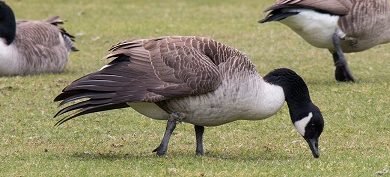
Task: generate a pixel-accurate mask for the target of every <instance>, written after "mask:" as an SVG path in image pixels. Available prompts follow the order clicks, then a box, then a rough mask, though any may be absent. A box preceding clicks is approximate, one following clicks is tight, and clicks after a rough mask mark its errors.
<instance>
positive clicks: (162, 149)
mask: <svg viewBox="0 0 390 177" xmlns="http://www.w3.org/2000/svg"><path fill="white" fill-rule="evenodd" d="M175 128H176V120H174V119H169V120H168V121H167V127H166V129H165V133H164V137H163V139H162V140H161V143H160V145H159V146H158V147H157V148H156V149H154V150H153V152H156V154H157V156H163V155H165V154H166V152H167V150H168V143H169V139H170V138H171V135H172V132H173V130H175Z"/></svg>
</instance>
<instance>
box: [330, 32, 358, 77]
mask: <svg viewBox="0 0 390 177" xmlns="http://www.w3.org/2000/svg"><path fill="white" fill-rule="evenodd" d="M332 40H333V46H334V50H330V52H331V53H332V55H333V62H334V65H335V66H336V71H335V77H336V80H337V81H340V82H354V81H355V79H354V78H353V76H352V74H351V71H350V70H349V68H348V64H347V61H346V60H345V56H344V53H343V51H342V49H341V44H340V40H341V39H340V36H339V35H338V33H337V32H336V33H334V34H333V37H332Z"/></svg>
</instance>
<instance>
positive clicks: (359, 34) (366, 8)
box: [259, 0, 390, 81]
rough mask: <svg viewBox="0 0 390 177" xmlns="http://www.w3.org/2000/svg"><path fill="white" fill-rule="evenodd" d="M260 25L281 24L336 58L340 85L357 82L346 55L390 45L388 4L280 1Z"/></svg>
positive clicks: (350, 0) (348, 0)
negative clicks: (266, 23)
mask: <svg viewBox="0 0 390 177" xmlns="http://www.w3.org/2000/svg"><path fill="white" fill-rule="evenodd" d="M266 11H270V12H269V14H268V15H267V16H266V17H265V18H264V19H263V20H260V21H259V22H261V23H265V22H270V21H280V22H282V23H283V24H285V25H287V26H288V27H290V28H291V29H292V30H294V31H295V32H296V33H298V34H299V35H300V36H301V37H302V38H303V39H305V40H306V41H307V42H308V43H310V44H311V45H313V46H315V47H319V48H327V49H329V51H330V52H331V53H332V55H333V60H334V64H335V66H336V72H335V77H336V80H338V81H354V78H353V76H352V74H351V72H350V71H349V68H348V66H347V62H346V60H345V57H344V54H343V52H347V53H348V52H359V51H363V50H366V49H369V48H371V47H374V46H376V45H378V44H383V43H387V42H389V41H390V7H389V4H388V2H387V0H280V1H278V2H277V3H276V4H274V5H273V6H271V7H269V8H268V9H266Z"/></svg>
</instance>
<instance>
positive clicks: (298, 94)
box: [264, 68, 311, 110]
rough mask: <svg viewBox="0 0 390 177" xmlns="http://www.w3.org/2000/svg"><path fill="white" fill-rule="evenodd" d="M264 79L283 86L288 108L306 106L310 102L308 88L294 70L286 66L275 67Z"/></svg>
mask: <svg viewBox="0 0 390 177" xmlns="http://www.w3.org/2000/svg"><path fill="white" fill-rule="evenodd" d="M264 80H265V81H266V82H268V83H270V84H273V85H278V86H281V87H282V88H283V91H284V96H285V99H286V102H287V105H288V107H289V109H290V110H294V109H296V108H302V107H306V106H308V105H310V104H311V99H310V95H309V89H308V88H307V85H306V83H305V81H303V79H302V78H301V77H300V76H299V75H298V74H297V73H295V72H294V71H292V70H290V69H287V68H280V69H275V70H274V71H271V72H270V73H268V74H267V75H266V76H265V77H264Z"/></svg>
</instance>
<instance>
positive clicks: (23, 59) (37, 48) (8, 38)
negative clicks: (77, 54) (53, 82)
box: [0, 1, 77, 76]
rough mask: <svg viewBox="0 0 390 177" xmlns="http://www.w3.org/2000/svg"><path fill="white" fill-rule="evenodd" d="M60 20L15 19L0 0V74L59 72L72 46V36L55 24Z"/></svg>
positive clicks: (57, 18)
mask: <svg viewBox="0 0 390 177" xmlns="http://www.w3.org/2000/svg"><path fill="white" fill-rule="evenodd" d="M62 23H63V21H62V20H60V19H59V17H52V18H49V19H47V20H45V21H27V20H24V21H18V22H16V21H15V16H14V14H13V12H12V9H11V8H10V7H9V6H8V5H7V4H5V2H3V1H0V76H8V75H26V74H37V73H44V72H53V73H57V72H61V71H63V70H64V68H65V65H66V63H67V61H68V55H69V53H70V51H76V50H77V49H76V48H75V47H73V38H74V37H73V36H72V35H70V34H68V33H67V32H66V31H65V29H63V28H61V27H59V26H58V25H60V24H62Z"/></svg>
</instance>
